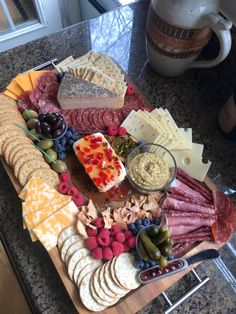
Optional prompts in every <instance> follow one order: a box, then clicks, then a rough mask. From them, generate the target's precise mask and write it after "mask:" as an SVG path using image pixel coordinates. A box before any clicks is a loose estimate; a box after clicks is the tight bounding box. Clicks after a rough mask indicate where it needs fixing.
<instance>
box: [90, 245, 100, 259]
mask: <svg viewBox="0 0 236 314" xmlns="http://www.w3.org/2000/svg"><path fill="white" fill-rule="evenodd" d="M92 258H94V259H102V258H103V254H102V248H101V247H96V249H93V250H92Z"/></svg>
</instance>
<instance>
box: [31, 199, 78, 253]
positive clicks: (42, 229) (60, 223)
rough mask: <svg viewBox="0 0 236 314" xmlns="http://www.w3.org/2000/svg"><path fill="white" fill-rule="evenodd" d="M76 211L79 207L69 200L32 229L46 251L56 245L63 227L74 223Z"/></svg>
mask: <svg viewBox="0 0 236 314" xmlns="http://www.w3.org/2000/svg"><path fill="white" fill-rule="evenodd" d="M78 213H79V209H78V208H77V207H76V205H75V203H74V202H72V201H71V202H70V203H69V204H67V205H66V206H65V207H63V208H61V209H59V210H58V211H57V212H55V213H54V214H53V215H51V216H50V217H48V218H47V219H45V220H44V221H43V222H42V223H40V224H39V225H38V226H36V227H35V228H34V229H33V232H34V233H35V234H36V236H37V238H38V239H39V240H40V242H41V243H42V244H43V246H44V247H45V248H46V250H47V251H50V250H51V249H52V248H54V247H55V246H56V245H57V239H58V236H59V234H60V232H61V231H62V230H63V229H65V228H67V227H69V226H71V225H73V224H75V223H76V220H77V215H78Z"/></svg>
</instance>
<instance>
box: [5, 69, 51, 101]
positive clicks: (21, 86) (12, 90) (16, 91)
mask: <svg viewBox="0 0 236 314" xmlns="http://www.w3.org/2000/svg"><path fill="white" fill-rule="evenodd" d="M45 72H47V71H30V72H26V73H23V74H18V75H17V76H16V77H15V78H14V79H13V80H12V81H11V83H10V84H9V85H8V86H7V89H6V90H5V91H4V95H6V96H8V97H10V98H12V99H14V100H18V99H19V97H20V96H21V95H22V94H23V93H24V92H31V91H32V90H34V89H35V87H36V85H37V81H38V78H39V77H40V76H41V75H42V74H44V73H45Z"/></svg>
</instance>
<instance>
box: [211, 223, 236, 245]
mask: <svg viewBox="0 0 236 314" xmlns="http://www.w3.org/2000/svg"><path fill="white" fill-rule="evenodd" d="M211 229H212V234H213V237H214V240H215V242H216V243H222V242H227V241H228V240H229V239H230V237H231V235H232V234H233V232H234V228H233V226H232V224H230V223H229V222H228V221H227V220H225V221H224V220H222V219H217V221H216V222H215V223H214V224H213V225H212V228H211Z"/></svg>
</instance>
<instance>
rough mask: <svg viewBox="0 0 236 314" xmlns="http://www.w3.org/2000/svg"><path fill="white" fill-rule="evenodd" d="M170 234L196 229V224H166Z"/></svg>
mask: <svg viewBox="0 0 236 314" xmlns="http://www.w3.org/2000/svg"><path fill="white" fill-rule="evenodd" d="M168 229H169V231H170V233H171V236H172V237H173V236H176V235H181V234H186V233H189V232H191V231H194V230H196V229H198V227H197V226H168Z"/></svg>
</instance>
